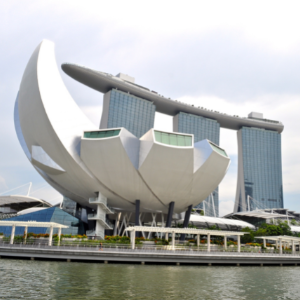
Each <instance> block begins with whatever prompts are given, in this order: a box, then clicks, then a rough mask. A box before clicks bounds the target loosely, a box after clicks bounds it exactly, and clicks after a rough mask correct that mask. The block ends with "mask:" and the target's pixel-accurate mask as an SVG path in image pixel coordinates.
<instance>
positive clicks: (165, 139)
mask: <svg viewBox="0 0 300 300" xmlns="http://www.w3.org/2000/svg"><path fill="white" fill-rule="evenodd" d="M154 136H155V140H156V141H157V142H159V143H162V144H166V145H171V146H177V147H191V146H192V140H193V138H192V136H190V135H181V134H173V133H167V132H161V131H157V130H154Z"/></svg>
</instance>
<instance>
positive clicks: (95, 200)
mask: <svg viewBox="0 0 300 300" xmlns="http://www.w3.org/2000/svg"><path fill="white" fill-rule="evenodd" d="M89 203H90V204H101V206H102V207H103V209H104V210H106V212H107V213H109V214H114V213H115V210H114V209H113V208H111V207H109V206H108V205H107V199H106V198H103V197H100V198H98V197H97V198H89Z"/></svg>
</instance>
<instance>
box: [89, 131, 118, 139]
mask: <svg viewBox="0 0 300 300" xmlns="http://www.w3.org/2000/svg"><path fill="white" fill-rule="evenodd" d="M120 131H121V129H116V130H105V131H87V132H85V133H84V137H85V138H87V139H102V138H108V137H112V136H118V135H119V134H120Z"/></svg>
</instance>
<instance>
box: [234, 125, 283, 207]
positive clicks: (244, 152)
mask: <svg viewBox="0 0 300 300" xmlns="http://www.w3.org/2000/svg"><path fill="white" fill-rule="evenodd" d="M238 143H239V156H242V160H241V161H240V162H239V163H242V166H240V165H239V174H238V176H239V177H240V178H243V180H240V186H238V189H237V193H238V194H237V197H236V201H238V203H237V205H236V206H237V208H236V209H235V210H237V211H243V210H249V208H250V210H255V209H256V208H258V209H265V208H283V190H282V166H281V135H280V134H279V133H278V132H276V131H271V130H265V129H259V128H252V127H251V128H249V127H242V129H240V130H239V133H238ZM243 192H244V195H243ZM248 196H249V197H250V198H249V197H248ZM248 203H249V206H250V207H248Z"/></svg>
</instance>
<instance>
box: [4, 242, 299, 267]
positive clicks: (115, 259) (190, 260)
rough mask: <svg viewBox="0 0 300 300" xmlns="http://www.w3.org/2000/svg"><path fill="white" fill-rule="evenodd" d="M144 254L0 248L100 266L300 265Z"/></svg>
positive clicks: (241, 257)
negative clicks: (105, 264) (122, 264)
mask: <svg viewBox="0 0 300 300" xmlns="http://www.w3.org/2000/svg"><path fill="white" fill-rule="evenodd" d="M155 252H156V253H153V252H147V251H140V250H130V249H128V250H123V251H122V252H119V251H114V250H111V249H109V250H108V249H103V250H100V251H99V250H98V249H97V250H95V249H92V250H76V249H72V250H70V249H62V248H59V249H57V248H54V247H53V248H51V247H49V248H48V249H42V248H37V247H36V248H35V247H34V248H32V247H30V248H27V247H26V246H22V247H15V246H13V247H8V246H4V247H3V246H0V257H1V259H3V258H21V259H31V260H60V261H68V262H74V261H86V262H100V263H139V264H143V265H144V264H174V265H178V266H179V265H184V264H189V265H206V266H213V265H235V266H243V265H257V266H270V265H277V266H278V265H279V266H283V265H293V266H295V265H298V264H299V265H300V256H299V255H295V256H294V255H270V256H269V255H267V254H264V255H247V254H237V255H233V254H226V253H224V254H223V253H207V252H204V253H191V254H186V253H176V252H174V253H164V251H155Z"/></svg>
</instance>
